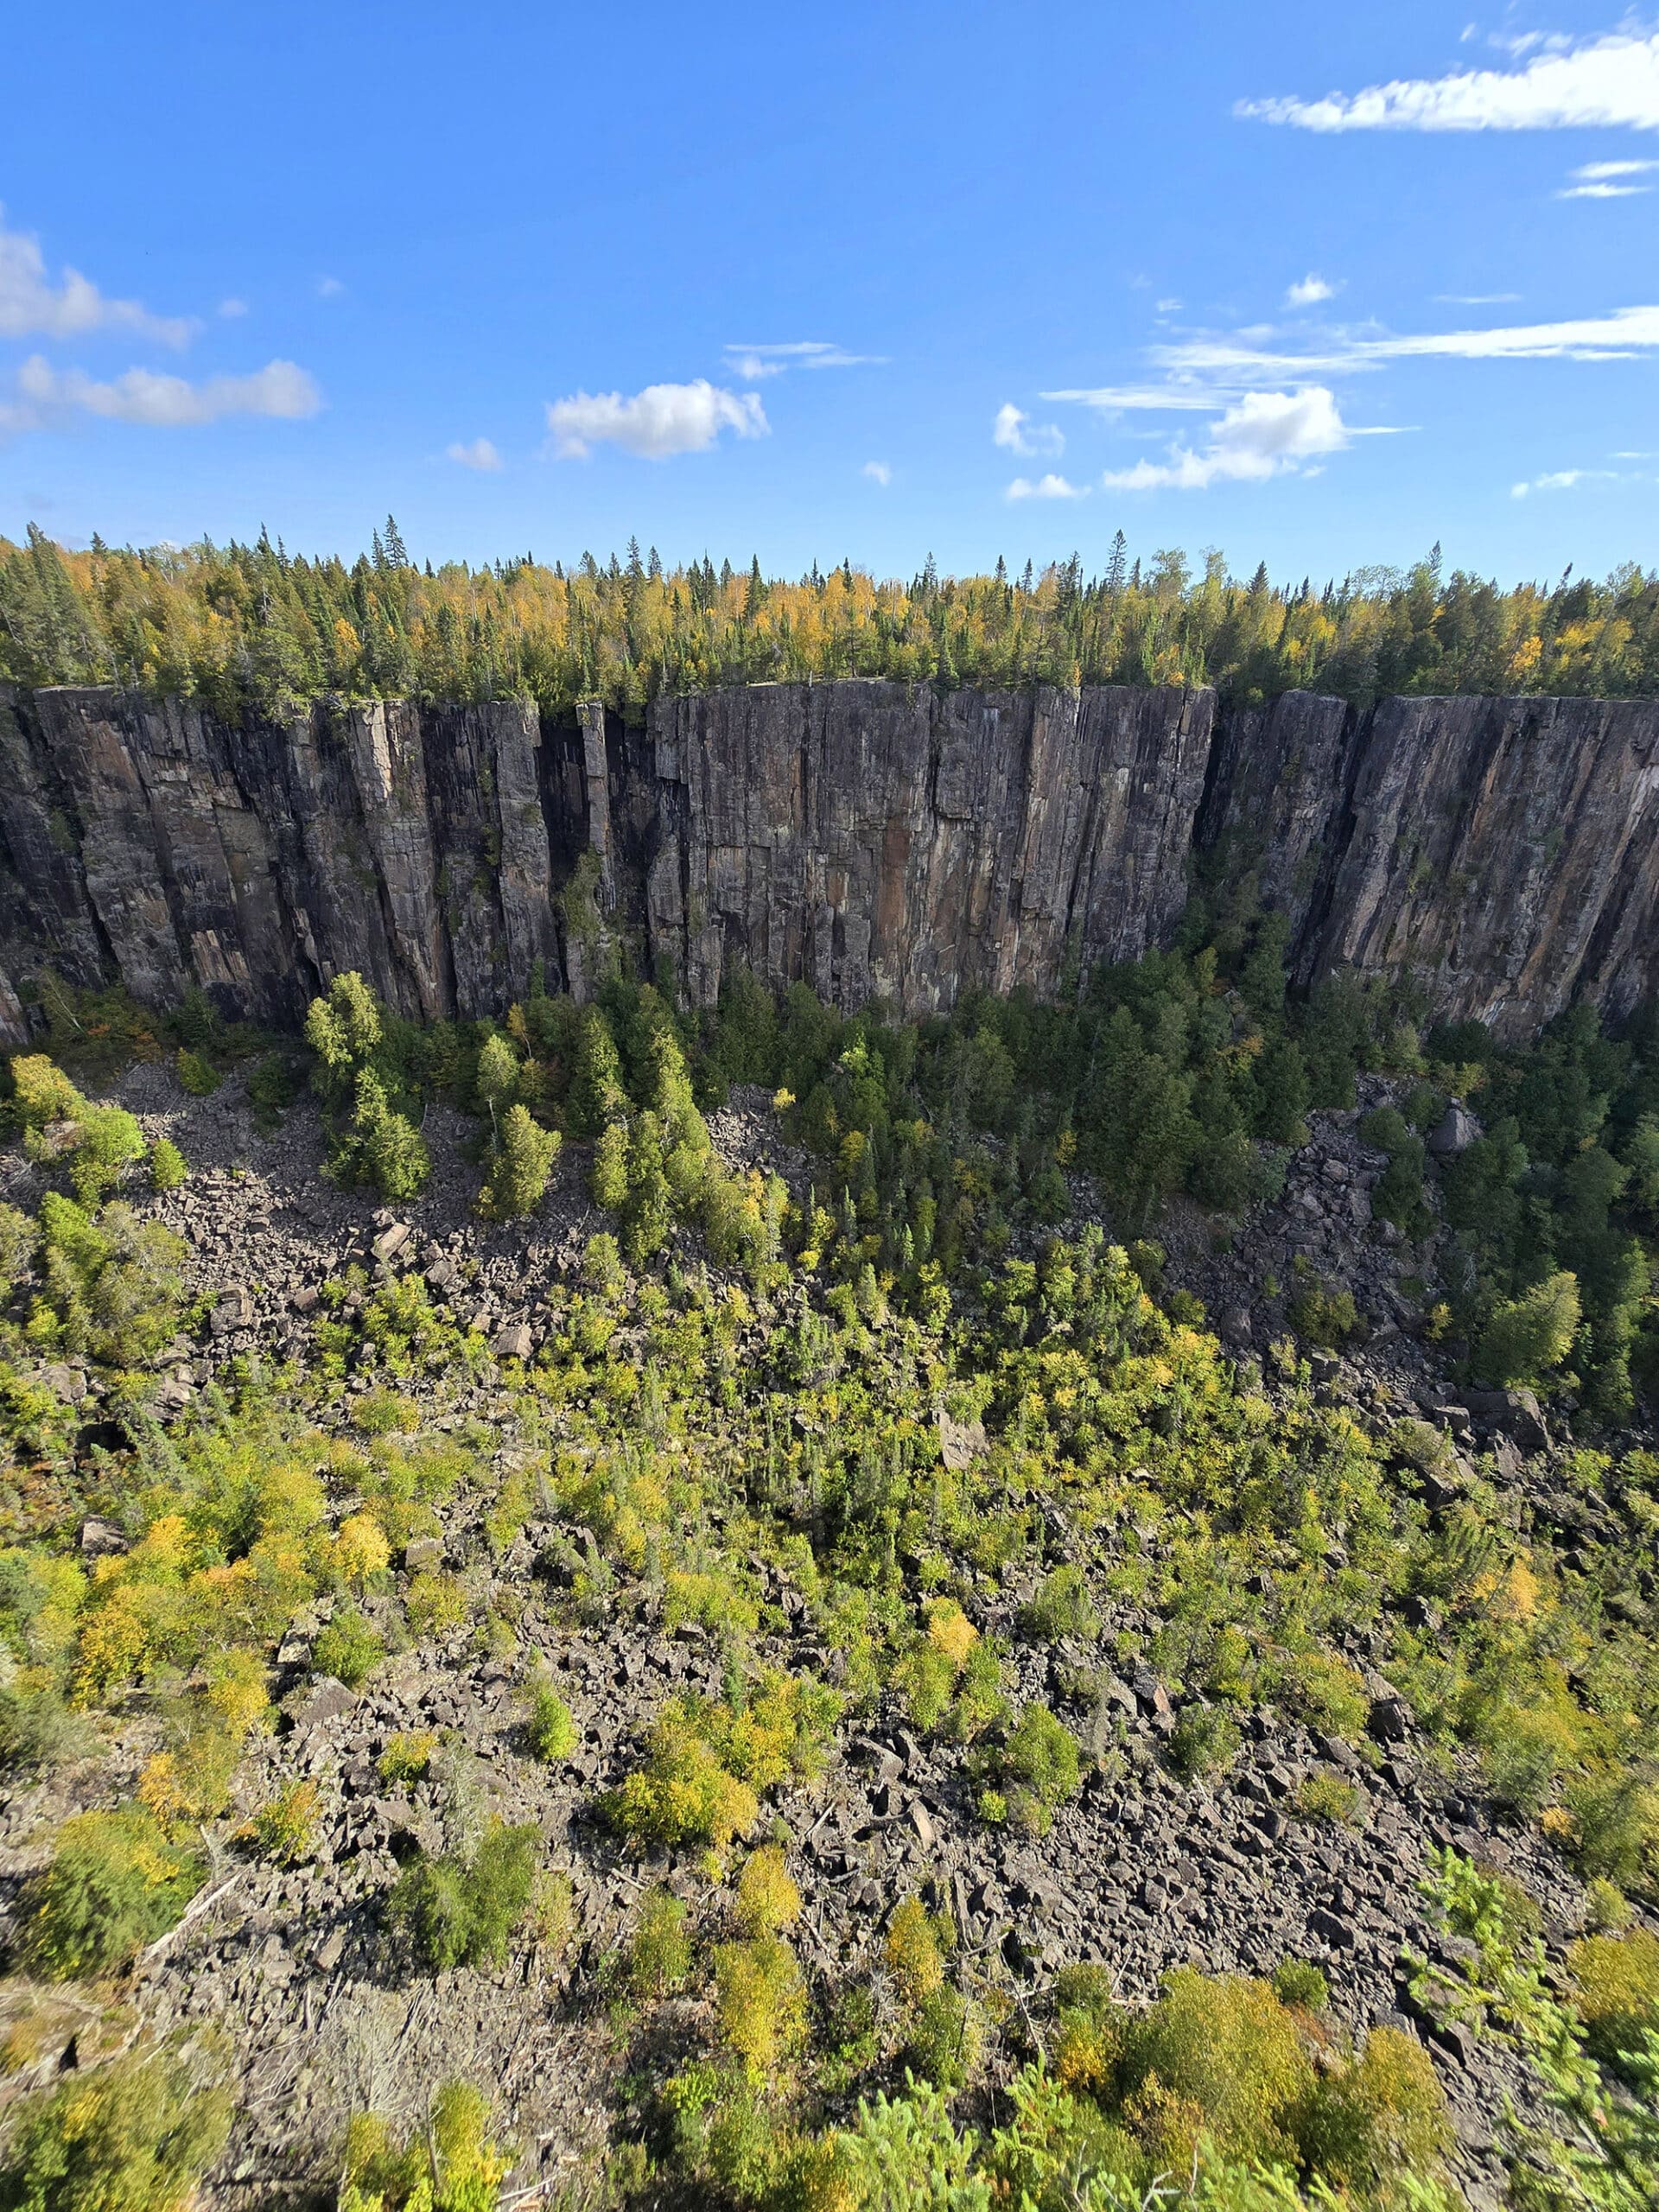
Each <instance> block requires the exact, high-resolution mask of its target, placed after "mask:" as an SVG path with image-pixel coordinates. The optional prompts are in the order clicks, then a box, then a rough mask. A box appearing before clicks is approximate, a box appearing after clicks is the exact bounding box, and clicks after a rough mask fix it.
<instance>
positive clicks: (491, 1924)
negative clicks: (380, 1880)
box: [387, 1821, 540, 1973]
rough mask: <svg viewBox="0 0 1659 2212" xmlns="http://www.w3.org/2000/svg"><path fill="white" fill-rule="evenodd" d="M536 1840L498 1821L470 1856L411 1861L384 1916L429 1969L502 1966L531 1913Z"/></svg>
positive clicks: (527, 1830) (529, 1831)
mask: <svg viewBox="0 0 1659 2212" xmlns="http://www.w3.org/2000/svg"><path fill="white" fill-rule="evenodd" d="M539 1840H540V1837H539V1834H538V1832H537V1829H536V1828H535V1827H533V1826H531V1825H526V1826H524V1827H505V1825H504V1824H503V1823H502V1822H501V1821H493V1822H492V1823H491V1825H490V1827H488V1828H487V1829H486V1832H485V1834H484V1836H483V1838H482V1840H480V1843H479V1845H478V1847H477V1849H476V1850H475V1851H474V1852H473V1853H471V1855H470V1856H467V1855H464V1854H462V1853H455V1852H452V1853H446V1854H445V1855H444V1856H443V1857H442V1858H441V1859H429V1858H427V1857H426V1856H425V1855H424V1854H423V1855H422V1856H421V1857H420V1858H418V1859H411V1860H410V1864H409V1865H408V1866H405V1867H404V1871H403V1872H402V1873H401V1874H400V1875H399V1876H398V1878H397V1882H396V1883H395V1884H394V1885H393V1887H392V1891H391V1897H390V1898H389V1899H388V1901H387V1910H388V1911H389V1912H390V1914H391V1919H392V1922H393V1923H394V1925H397V1926H399V1927H401V1928H403V1929H404V1930H405V1931H406V1933H407V1934H408V1936H409V1938H410V1942H412V1943H413V1945H414V1947H415V1950H416V1955H417V1956H418V1957H420V1958H421V1959H422V1960H423V1962H424V1963H425V1964H426V1965H427V1966H429V1967H432V1968H433V1969H434V1970H435V1972H439V1973H442V1971H443V1970H444V1969H446V1968H448V1967H461V1966H495V1965H499V1963H500V1961H501V1960H502V1959H503V1958H504V1957H505V1955H506V1948H507V1943H508V1941H509V1939H510V1937H511V1936H512V1932H513V1930H514V1929H516V1928H517V1927H518V1925H519V1924H520V1923H521V1922H522V1921H523V1920H524V1916H525V1915H526V1913H527V1912H528V1911H529V1910H530V1904H531V1896H532V1894H533V1892H534V1890H535V1885H536V1849H537V1843H538V1842H539Z"/></svg>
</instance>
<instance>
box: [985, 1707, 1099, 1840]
mask: <svg viewBox="0 0 1659 2212" xmlns="http://www.w3.org/2000/svg"><path fill="white" fill-rule="evenodd" d="M993 1770H994V1773H995V1779H996V1781H997V1783H998V1784H999V1785H1000V1787H1001V1793H1002V1796H1004V1798H1005V1799H1006V1801H1007V1808H1008V1815H1009V1817H1010V1818H1011V1819H1012V1820H1014V1821H1017V1822H1018V1823H1019V1824H1020V1826H1021V1827H1026V1828H1029V1829H1030V1830H1032V1831H1033V1833H1034V1834H1039V1835H1040V1834H1046V1832H1047V1829H1048V1827H1049V1826H1050V1824H1051V1822H1052V1820H1053V1818H1054V1811H1055V1808H1056V1807H1057V1806H1058V1805H1061V1804H1063V1803H1064V1802H1065V1800H1066V1799H1067V1798H1068V1797H1070V1796H1072V1795H1073V1794H1074V1792H1075V1791H1076V1789H1077V1785H1078V1783H1080V1782H1081V1780H1082V1779H1083V1763H1082V1758H1081V1755H1080V1754H1079V1752H1078V1750H1077V1738H1075V1737H1074V1736H1073V1735H1072V1734H1071V1732H1070V1730H1069V1729H1067V1728H1065V1727H1064V1726H1062V1725H1061V1723H1060V1722H1059V1721H1058V1720H1057V1719H1055V1718H1054V1715H1053V1714H1052V1713H1051V1712H1050V1711H1049V1710H1048V1708H1047V1707H1046V1706H1043V1705H1028V1706H1027V1707H1026V1709H1025V1711H1024V1712H1023V1713H1021V1714H1020V1718H1019V1719H1018V1721H1017V1722H1016V1723H1015V1724H1014V1727H1013V1729H1012V1730H1011V1731H1010V1732H1009V1733H1008V1735H1007V1738H1006V1740H1005V1741H1004V1742H1003V1743H1002V1744H1001V1746H1000V1747H999V1748H998V1751H997V1753H996V1756H995V1761H994V1763H993Z"/></svg>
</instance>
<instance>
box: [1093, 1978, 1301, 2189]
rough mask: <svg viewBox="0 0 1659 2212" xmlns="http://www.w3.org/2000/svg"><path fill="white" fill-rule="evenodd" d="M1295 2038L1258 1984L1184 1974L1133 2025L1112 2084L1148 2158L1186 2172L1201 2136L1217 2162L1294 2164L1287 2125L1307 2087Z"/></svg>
mask: <svg viewBox="0 0 1659 2212" xmlns="http://www.w3.org/2000/svg"><path fill="white" fill-rule="evenodd" d="M1313 2078H1314V2077H1313V2063H1312V2061H1311V2060H1310V2058H1309V2056H1308V2054H1307V2051H1306V2048H1305V2047H1304V2044H1303V2042H1302V2037H1301V2034H1300V2030H1299V2028H1298V2026H1297V2024H1296V2022H1295V2020H1294V2018H1293V2017H1292V2015H1291V2014H1290V2013H1289V2012H1287V2010H1286V2009H1285V2007H1284V2005H1281V2003H1280V2001H1279V1999H1278V1998H1276V1997H1275V1996H1274V1993H1273V1991H1272V1990H1271V1989H1270V1988H1269V1987H1268V1984H1267V1983H1266V1982H1264V1981H1255V1980H1247V1979H1246V1978H1245V1977H1244V1976H1243V1975H1239V1974H1224V1975H1220V1976H1217V1977H1216V1978H1215V1979H1213V1980H1211V1979H1210V1978H1209V1977H1207V1976H1205V1975H1204V1974H1199V1973H1198V1972H1197V1970H1196V1969H1195V1968H1193V1967H1177V1968H1176V1969H1175V1971H1174V1972H1173V1974H1168V1975H1166V1978H1165V1981H1164V1993H1163V1995H1162V1996H1161V1997H1160V1999H1159V2000H1158V2002H1157V2003H1156V2004H1155V2005H1153V2006H1152V2007H1151V2009H1150V2010H1149V2011H1148V2012H1145V2013H1143V2014H1141V2015H1140V2016H1139V2017H1138V2018H1134V2017H1132V2018H1130V2020H1129V2022H1128V2024H1127V2027H1126V2030H1125V2034H1124V2047H1123V2056H1122V2063H1121V2067H1120V2072H1119V2084H1120V2088H1121V2091H1122V2095H1123V2100H1124V2104H1125V2107H1126V2110H1128V2112H1129V2113H1133V2114H1135V2116H1136V2117H1137V2119H1138V2120H1139V2122H1140V2125H1139V2128H1138V2130H1137V2132H1138V2133H1141V2136H1142V2139H1143V2140H1144V2141H1145V2142H1146V2144H1147V2149H1148V2150H1150V2151H1151V2152H1153V2154H1154V2157H1156V2158H1160V2160H1166V2161H1167V2162H1168V2163H1169V2164H1172V2165H1179V2166H1183V2167H1185V2165H1187V2164H1189V2163H1190V2161H1191V2158H1192V2152H1193V2149H1194V2148H1195V2147H1196V2144H1197V2139H1198V2135H1199V2133H1203V2134H1205V2135H1207V2136H1208V2137H1209V2138H1210V2139H1211V2143H1212V2144H1213V2145H1214V2146H1215V2148H1216V2149H1217V2151H1219V2152H1222V2153H1223V2154H1224V2156H1230V2157H1236V2158H1261V2159H1263V2160H1270V2159H1284V2158H1289V2157H1291V2156H1293V2155H1294V2139H1293V2137H1292V2133H1291V2127H1292V2124H1293V2122H1294V2119H1295V2117H1296V2116H1297V2115H1298V2113H1299V2110H1300V2107H1301V2105H1302V2103H1303V2101H1304V2100H1305V2099H1306V2096H1307V2095H1308V2094H1309V2092H1310V2091H1311V2090H1312V2088H1313Z"/></svg>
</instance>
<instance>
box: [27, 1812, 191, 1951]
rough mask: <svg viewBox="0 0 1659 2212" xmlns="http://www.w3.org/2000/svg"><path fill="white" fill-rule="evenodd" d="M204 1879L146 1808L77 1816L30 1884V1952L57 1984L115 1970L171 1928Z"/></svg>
mask: <svg viewBox="0 0 1659 2212" xmlns="http://www.w3.org/2000/svg"><path fill="white" fill-rule="evenodd" d="M202 1880H203V1869H202V1866H201V1864H200V1860H199V1859H195V1858H194V1856H193V1855H192V1854H191V1853H189V1852H188V1851H183V1850H180V1849H178V1848H176V1847H175V1846H174V1845H172V1844H169V1843H168V1840H167V1838H166V1836H165V1835H164V1834H163V1833H162V1828H161V1826H160V1824H159V1822H158V1821H156V1818H155V1816H154V1815H152V1814H151V1813H150V1812H149V1811H148V1810H147V1809H146V1808H144V1807H143V1806H139V1805H129V1806H125V1807H124V1808H122V1809H121V1810H119V1811H118V1812H112V1813H77V1814H76V1815H74V1816H73V1819H71V1820H67V1821H65V1822H64V1824H63V1826H62V1827H61V1828H60V1830H59V1831H58V1839H57V1847H56V1849H55V1850H54V1853H53V1855H52V1863H51V1865H50V1866H48V1868H47V1869H46V1872H44V1873H43V1874H41V1875H39V1876H37V1877H36V1878H35V1881H34V1882H32V1883H31V1884H30V1885H29V1892H28V1896H27V1901H26V1904H25V1909H24V1936H23V1948H24V1951H25V1954H26V1955H27V1956H28V1958H29V1961H30V1962H31V1964H33V1965H34V1966H35V1967H36V1968H37V1969H39V1970H40V1971H41V1972H42V1973H45V1974H52V1975H54V1976H57V1977H59V1978H60V1979H67V1978H69V1977H72V1976H79V1975H83V1974H109V1973H111V1972H113V1971H114V1970H115V1969H116V1968H117V1967H124V1966H125V1965H126V1964H127V1962H128V1961H129V1960H130V1959H131V1958H133V1957H134V1956H135V1955H137V1953H138V1952H139V1951H141V1950H142V1949H143V1948H144V1946H145V1945H146V1944H149V1943H153V1942H155V1941H156V1938H157V1937H158V1936H164V1935H165V1934H166V1933H167V1930H168V1929H169V1928H171V1927H173V1926H174V1924H175V1923H176V1922H177V1920H178V1918H179V1916H180V1915H181V1913H182V1912H183V1910H184V1909H185V1907H186V1906H187V1905H188V1904H189V1902H190V1900H191V1898H192V1897H194V1895H195V1894H196V1891H198V1890H199V1889H200V1886H201V1884H202Z"/></svg>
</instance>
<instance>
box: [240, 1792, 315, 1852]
mask: <svg viewBox="0 0 1659 2212" xmlns="http://www.w3.org/2000/svg"><path fill="white" fill-rule="evenodd" d="M320 1797H321V1790H320V1789H319V1788H318V1785H317V1784H316V1783H315V1782H308V1781H303V1780H302V1781H296V1782H290V1783H288V1784H287V1786H286V1787H285V1788H284V1789H279V1790H278V1791H277V1795H276V1796H275V1797H273V1798H272V1799H271V1801H270V1804H269V1805H264V1806H262V1807H261V1808H260V1809H259V1811H258V1812H257V1813H256V1814H255V1815H254V1816H253V1818H252V1820H251V1821H250V1822H249V1824H248V1825H249V1828H250V1830H251V1834H252V1837H253V1840H254V1842H255V1844H256V1845H257V1847H258V1848H259V1850H260V1851H261V1852H263V1853H264V1856H265V1857H266V1858H267V1859H275V1860H276V1861H277V1865H278V1866H297V1865H298V1864H299V1863H300V1861H301V1860H302V1859H308V1858H309V1857H310V1855H311V1850H312V1846H313V1845H314V1843H315V1840H316V1833H317V1806H318V1801H319V1799H320Z"/></svg>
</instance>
